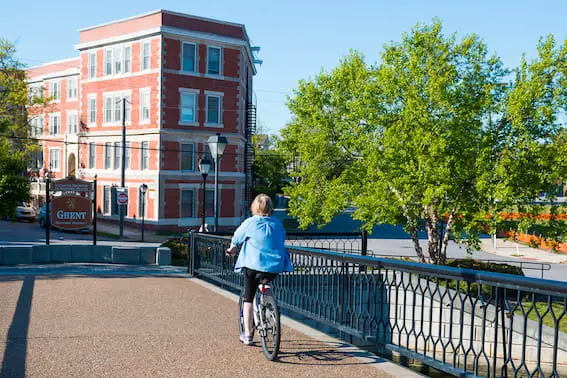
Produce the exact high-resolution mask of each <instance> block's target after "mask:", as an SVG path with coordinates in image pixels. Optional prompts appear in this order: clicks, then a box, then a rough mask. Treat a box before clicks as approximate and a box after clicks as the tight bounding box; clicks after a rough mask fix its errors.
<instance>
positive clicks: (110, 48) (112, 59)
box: [102, 46, 114, 77]
mask: <svg viewBox="0 0 567 378" xmlns="http://www.w3.org/2000/svg"><path fill="white" fill-rule="evenodd" d="M108 51H110V73H108V71H107V67H108ZM103 66H104V70H103V75H102V76H106V77H108V76H112V75H113V74H114V46H106V47H105V48H104V59H103Z"/></svg>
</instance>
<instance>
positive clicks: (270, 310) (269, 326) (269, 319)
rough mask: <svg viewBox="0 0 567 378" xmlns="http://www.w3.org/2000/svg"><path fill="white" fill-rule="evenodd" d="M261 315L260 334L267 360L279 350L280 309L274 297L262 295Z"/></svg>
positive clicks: (273, 357) (273, 356)
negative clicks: (262, 324) (261, 326)
mask: <svg viewBox="0 0 567 378" xmlns="http://www.w3.org/2000/svg"><path fill="white" fill-rule="evenodd" d="M261 316H262V318H263V319H264V328H263V330H262V332H261V334H260V338H261V340H262V349H263V350H264V355H265V356H266V358H267V359H268V360H269V361H273V360H275V359H276V357H277V356H278V352H279V351H280V337H281V328H280V310H279V308H278V305H277V303H276V300H275V299H274V297H272V296H270V295H265V296H264V305H263V306H262V310H261Z"/></svg>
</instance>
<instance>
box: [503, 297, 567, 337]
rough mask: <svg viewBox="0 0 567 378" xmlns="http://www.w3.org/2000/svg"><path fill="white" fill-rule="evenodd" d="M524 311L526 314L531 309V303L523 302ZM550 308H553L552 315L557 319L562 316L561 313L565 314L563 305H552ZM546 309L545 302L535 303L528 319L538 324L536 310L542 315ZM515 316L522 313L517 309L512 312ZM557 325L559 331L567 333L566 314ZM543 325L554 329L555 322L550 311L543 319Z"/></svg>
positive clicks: (565, 310)
mask: <svg viewBox="0 0 567 378" xmlns="http://www.w3.org/2000/svg"><path fill="white" fill-rule="evenodd" d="M522 305H523V307H524V311H525V312H528V311H530V309H531V308H532V302H524V303H523V304H522ZM551 307H552V308H553V313H554V314H555V317H556V318H558V317H560V316H561V314H563V312H567V309H566V308H565V305H564V304H563V303H552V304H551ZM547 308H548V305H547V302H535V308H534V309H532V310H531V311H530V313H529V314H528V319H530V320H533V321H534V322H538V321H539V319H538V317H537V314H536V309H537V311H538V312H539V314H540V315H541V314H543V313H544V312H545V311H546V310H547ZM514 313H515V314H516V315H522V311H521V310H520V309H519V308H518V309H516V311H514ZM558 323H559V331H561V332H566V333H567V313H566V314H565V315H564V316H563V317H562V318H561V320H560V321H559V322H558ZM543 324H544V325H546V326H548V327H551V328H555V322H554V321H553V317H552V316H551V310H550V311H549V312H548V313H547V314H546V315H545V316H544V317H543Z"/></svg>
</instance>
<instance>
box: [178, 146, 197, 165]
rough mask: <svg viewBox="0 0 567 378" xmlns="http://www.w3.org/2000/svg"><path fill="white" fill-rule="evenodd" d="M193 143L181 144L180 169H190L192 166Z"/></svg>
mask: <svg viewBox="0 0 567 378" xmlns="http://www.w3.org/2000/svg"><path fill="white" fill-rule="evenodd" d="M193 150H194V148H193V144H182V145H181V152H180V153H181V159H180V160H181V170H182V171H192V170H193V169H194V168H193Z"/></svg>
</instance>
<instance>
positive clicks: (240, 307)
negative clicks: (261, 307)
mask: <svg viewBox="0 0 567 378" xmlns="http://www.w3.org/2000/svg"><path fill="white" fill-rule="evenodd" d="M238 334H239V335H244V291H242V293H240V301H238Z"/></svg>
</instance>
